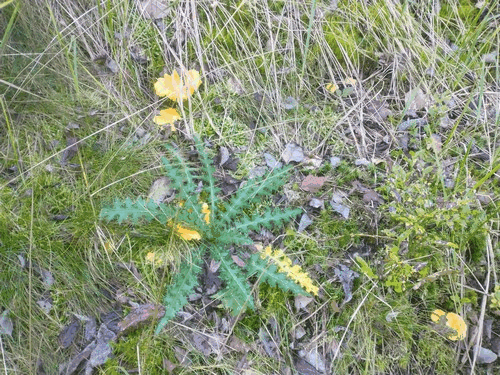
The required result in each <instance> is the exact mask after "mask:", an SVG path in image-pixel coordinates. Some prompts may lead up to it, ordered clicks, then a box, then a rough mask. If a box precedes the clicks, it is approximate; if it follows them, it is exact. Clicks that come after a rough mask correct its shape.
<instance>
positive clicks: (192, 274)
mask: <svg viewBox="0 0 500 375" xmlns="http://www.w3.org/2000/svg"><path fill="white" fill-rule="evenodd" d="M200 263H201V253H200V250H198V251H196V252H193V254H192V262H190V263H188V262H183V263H182V264H181V267H180V269H179V272H178V273H177V274H176V275H175V276H174V281H173V283H172V284H171V285H170V287H169V288H168V291H167V293H166V294H165V297H164V298H163V304H164V305H165V315H164V316H163V318H162V319H161V320H160V322H159V323H158V326H157V327H156V331H155V334H158V333H160V332H161V330H162V329H163V327H165V325H166V324H167V323H168V322H169V321H170V320H172V319H173V318H175V316H176V315H177V313H178V312H179V311H180V310H181V309H182V308H183V307H184V305H185V304H186V303H187V298H188V297H189V295H190V294H191V293H192V292H193V290H194V288H195V287H196V285H198V275H199V274H200V272H201V270H202V268H201V267H200Z"/></svg>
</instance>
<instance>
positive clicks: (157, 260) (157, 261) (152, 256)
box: [146, 252, 164, 266]
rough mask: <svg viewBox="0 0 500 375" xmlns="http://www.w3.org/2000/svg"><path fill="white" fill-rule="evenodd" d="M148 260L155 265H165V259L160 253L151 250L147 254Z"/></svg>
mask: <svg viewBox="0 0 500 375" xmlns="http://www.w3.org/2000/svg"><path fill="white" fill-rule="evenodd" d="M146 262H148V263H151V264H153V265H154V266H161V265H163V263H164V262H163V259H161V258H160V257H159V256H158V255H156V254H155V253H152V252H149V253H148V254H147V255H146Z"/></svg>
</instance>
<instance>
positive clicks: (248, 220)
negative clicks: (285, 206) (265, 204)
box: [232, 209, 302, 233]
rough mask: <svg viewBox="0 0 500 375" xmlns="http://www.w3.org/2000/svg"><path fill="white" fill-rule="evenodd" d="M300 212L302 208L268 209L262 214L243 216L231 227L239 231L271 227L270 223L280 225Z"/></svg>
mask: <svg viewBox="0 0 500 375" xmlns="http://www.w3.org/2000/svg"><path fill="white" fill-rule="evenodd" d="M301 212H302V210H300V209H294V210H286V211H279V210H274V211H272V210H271V209H269V210H267V211H266V212H265V213H264V214H263V215H262V214H259V213H257V214H254V215H252V216H251V217H243V218H242V219H241V220H240V222H239V223H235V224H234V225H233V227H232V228H233V229H234V230H237V231H239V232H241V233H248V231H249V230H251V229H253V230H257V229H260V227H266V228H271V225H272V224H275V225H278V226H279V225H282V224H283V223H285V222H287V221H289V220H290V218H292V217H294V216H297V215H298V214H300V213H301Z"/></svg>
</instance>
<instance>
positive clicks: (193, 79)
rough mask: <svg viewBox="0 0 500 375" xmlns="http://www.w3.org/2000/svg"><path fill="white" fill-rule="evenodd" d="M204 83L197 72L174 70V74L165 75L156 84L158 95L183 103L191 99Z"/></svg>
mask: <svg viewBox="0 0 500 375" xmlns="http://www.w3.org/2000/svg"><path fill="white" fill-rule="evenodd" d="M201 83H202V81H201V78H200V73H198V72H197V71H196V70H189V71H187V72H186V71H181V74H180V75H179V73H177V70H174V71H173V73H172V74H165V75H164V76H163V77H161V78H158V80H157V81H156V83H155V84H154V87H155V92H156V95H158V96H162V97H163V96H166V97H167V98H169V99H170V100H177V101H183V100H186V99H187V98H189V97H190V96H191V95H193V93H194V92H195V91H196V90H197V89H198V87H200V85H201Z"/></svg>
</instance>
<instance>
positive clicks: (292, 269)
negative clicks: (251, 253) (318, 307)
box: [258, 246, 319, 296]
mask: <svg viewBox="0 0 500 375" xmlns="http://www.w3.org/2000/svg"><path fill="white" fill-rule="evenodd" d="M258 249H259V248H258ZM259 251H260V252H261V254H260V256H261V258H262V259H265V258H269V259H271V260H272V261H273V262H274V263H275V264H276V266H278V271H279V272H282V273H285V274H286V275H287V277H289V278H290V279H292V280H293V281H295V282H296V283H297V284H299V285H300V286H302V287H303V288H304V289H305V290H306V291H307V292H308V293H312V294H314V295H315V296H317V295H318V291H319V288H318V287H317V286H316V285H314V283H313V281H312V280H311V278H310V277H309V275H308V274H307V273H306V272H304V271H302V269H301V268H300V266H298V265H295V266H292V260H291V259H290V258H288V257H287V256H286V255H285V253H284V252H283V251H282V250H279V249H278V250H275V251H274V253H273V251H272V249H271V246H267V247H266V248H265V249H264V250H261V249H259Z"/></svg>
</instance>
